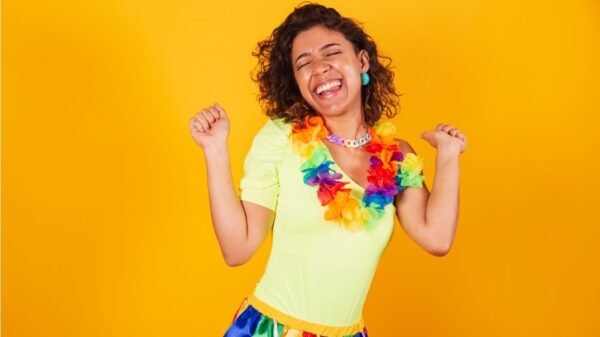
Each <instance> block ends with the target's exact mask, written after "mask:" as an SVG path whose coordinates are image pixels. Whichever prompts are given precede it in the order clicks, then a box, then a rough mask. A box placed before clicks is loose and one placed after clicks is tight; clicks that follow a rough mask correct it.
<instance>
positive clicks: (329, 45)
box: [295, 43, 341, 62]
mask: <svg viewBox="0 0 600 337" xmlns="http://www.w3.org/2000/svg"><path fill="white" fill-rule="evenodd" d="M332 46H341V45H340V44H339V43H328V44H326V45H324V46H323V47H321V48H319V51H321V50H323V49H325V48H329V47H332ZM308 55H310V52H304V53H302V54H300V55H298V57H296V61H295V62H298V60H299V59H300V58H302V57H305V56H308Z"/></svg>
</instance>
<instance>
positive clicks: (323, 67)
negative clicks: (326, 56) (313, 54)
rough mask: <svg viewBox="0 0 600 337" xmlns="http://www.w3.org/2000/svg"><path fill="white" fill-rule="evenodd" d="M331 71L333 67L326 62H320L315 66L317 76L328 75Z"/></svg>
mask: <svg viewBox="0 0 600 337" xmlns="http://www.w3.org/2000/svg"><path fill="white" fill-rule="evenodd" d="M329 69H331V65H330V64H329V63H327V62H326V61H320V62H317V63H316V64H315V67H314V72H315V74H321V73H326V72H328V71H329Z"/></svg>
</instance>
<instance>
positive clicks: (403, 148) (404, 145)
mask: <svg viewBox="0 0 600 337" xmlns="http://www.w3.org/2000/svg"><path fill="white" fill-rule="evenodd" d="M394 140H395V141H396V144H398V146H399V147H400V152H402V153H404V154H407V153H415V149H414V148H413V147H412V146H411V145H410V143H409V142H408V141H407V140H404V139H401V138H395V137H394Z"/></svg>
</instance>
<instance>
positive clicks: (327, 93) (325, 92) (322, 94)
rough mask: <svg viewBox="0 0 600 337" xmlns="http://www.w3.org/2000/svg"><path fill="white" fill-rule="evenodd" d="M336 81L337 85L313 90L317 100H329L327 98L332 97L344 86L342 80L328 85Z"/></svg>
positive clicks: (318, 87)
mask: <svg viewBox="0 0 600 337" xmlns="http://www.w3.org/2000/svg"><path fill="white" fill-rule="evenodd" d="M336 81H337V82H339V84H337V85H331V84H326V85H325V86H317V88H315V90H314V93H315V94H316V95H317V97H319V98H329V97H332V96H334V95H335V94H337V93H338V92H339V91H340V90H341V88H342V85H343V84H344V81H343V80H342V79H339V80H334V81H331V82H329V83H333V82H336Z"/></svg>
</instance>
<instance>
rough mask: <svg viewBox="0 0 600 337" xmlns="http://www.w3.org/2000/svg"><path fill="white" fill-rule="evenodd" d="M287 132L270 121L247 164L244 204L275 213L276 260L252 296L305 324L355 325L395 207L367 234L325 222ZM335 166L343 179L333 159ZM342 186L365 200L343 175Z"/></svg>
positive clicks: (280, 123)
mask: <svg viewBox="0 0 600 337" xmlns="http://www.w3.org/2000/svg"><path fill="white" fill-rule="evenodd" d="M290 133H291V125H290V124H288V123H284V122H283V120H281V119H276V120H272V119H269V120H268V121H267V122H266V123H265V124H264V126H263V127H262V128H261V129H260V130H259V132H258V133H257V134H256V136H255V137H254V140H253V142H252V145H251V148H250V150H249V152H248V154H247V156H246V159H245V162H244V175H243V177H242V179H241V181H240V190H241V196H240V198H241V199H242V200H246V201H250V202H253V203H256V204H259V205H262V206H264V207H267V208H269V209H271V210H273V211H274V212H275V213H276V216H275V222H274V225H273V246H272V250H271V255H270V257H269V260H268V263H267V266H266V270H265V273H264V275H263V276H262V278H261V279H260V281H259V282H258V283H257V285H256V288H255V290H254V293H253V296H255V297H256V298H257V299H259V300H260V301H262V302H264V303H266V304H268V305H269V306H270V307H273V308H275V309H277V310H278V311H280V312H283V313H285V314H287V315H289V316H292V317H295V318H297V319H300V320H303V321H308V322H313V323H316V324H321V325H327V326H349V325H353V324H357V323H358V322H360V321H362V309H363V304H364V302H365V299H366V296H367V293H368V290H369V287H370V284H371V280H372V278H373V275H374V273H375V270H376V268H377V265H378V263H379V260H380V257H381V255H382V254H383V252H384V250H385V248H386V247H387V245H388V243H389V241H390V238H391V236H392V233H393V229H394V216H395V213H396V207H395V206H394V203H391V204H388V205H387V206H386V207H385V212H384V215H383V217H382V218H381V219H380V220H379V223H377V224H376V225H375V226H373V228H370V229H368V230H367V229H363V230H360V231H357V232H350V231H347V230H345V229H344V228H342V226H340V225H339V224H336V223H335V222H333V221H327V220H325V219H324V218H323V214H324V212H325V207H324V206H321V204H320V202H319V200H318V198H317V193H316V188H317V187H316V186H308V185H306V184H304V182H303V174H302V172H301V171H300V165H301V163H302V158H301V157H300V156H298V155H297V154H296V153H295V152H294V151H293V148H292V142H291V139H290V137H289V135H290ZM330 160H332V161H333V158H330ZM331 167H332V168H333V169H334V170H336V171H337V172H341V173H343V171H342V170H341V168H340V167H339V166H337V164H336V163H335V161H334V164H333V165H332V166H331ZM344 181H349V184H348V185H347V187H350V188H351V189H352V194H353V195H354V196H356V197H357V198H358V199H359V200H360V199H361V197H362V194H363V192H364V188H363V187H361V186H360V185H358V184H357V183H356V182H354V181H353V180H352V179H349V178H348V176H347V175H346V174H344Z"/></svg>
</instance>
